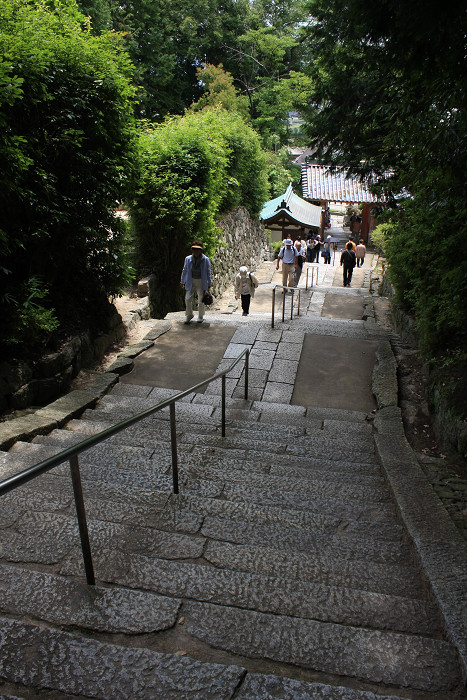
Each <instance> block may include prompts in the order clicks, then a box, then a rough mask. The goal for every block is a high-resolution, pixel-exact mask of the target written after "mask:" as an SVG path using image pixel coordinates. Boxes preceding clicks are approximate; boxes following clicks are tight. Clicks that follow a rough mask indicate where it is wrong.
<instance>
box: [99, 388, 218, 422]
mask: <svg viewBox="0 0 467 700" xmlns="http://www.w3.org/2000/svg"><path fill="white" fill-rule="evenodd" d="M162 400H163V399H160V400H154V397H153V395H152V394H150V395H149V396H148V398H147V399H142V398H139V397H137V396H116V395H115V396H114V395H113V394H109V395H107V396H104V397H103V399H102V400H101V401H100V402H99V405H98V409H99V411H109V412H115V413H116V414H117V415H118V413H120V415H121V414H123V413H124V414H129V415H135V414H137V413H140V412H142V411H145V410H146V409H148V408H152V407H153V406H155V405H157V403H160V402H161V401H162ZM213 410H214V409H213V407H212V406H208V405H204V406H201V405H197V406H194V405H192V404H191V403H183V402H181V401H179V402H177V407H176V414H177V415H178V416H180V417H183V418H186V419H188V418H189V419H191V420H193V421H196V420H198V419H201V420H203V419H206V418H209V417H210V416H211V414H212V412H213ZM160 413H161V414H166V415H168V413H169V407H168V406H167V407H166V408H164V409H162V410H161V411H160ZM154 415H157V414H154ZM125 417H126V415H125Z"/></svg>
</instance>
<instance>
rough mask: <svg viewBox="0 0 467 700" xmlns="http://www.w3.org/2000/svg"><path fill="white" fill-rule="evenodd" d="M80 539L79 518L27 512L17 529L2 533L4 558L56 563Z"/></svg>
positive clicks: (18, 523)
mask: <svg viewBox="0 0 467 700" xmlns="http://www.w3.org/2000/svg"><path fill="white" fill-rule="evenodd" d="M78 542H79V532H78V524H77V521H76V518H75V519H74V520H73V519H72V518H70V517H68V518H66V517H61V518H57V517H56V516H55V515H52V514H48V513H37V512H33V513H30V514H26V515H25V516H24V517H22V518H21V520H19V521H18V522H17V523H16V525H15V531H12V530H6V531H3V532H2V533H1V550H0V552H1V554H0V556H1V557H2V559H4V560H7V561H16V562H25V563H26V562H41V563H42V564H55V563H57V562H58V561H60V560H61V559H63V557H64V556H65V555H66V554H68V552H69V551H70V550H71V549H72V548H73V546H74V545H75V544H77V543H78Z"/></svg>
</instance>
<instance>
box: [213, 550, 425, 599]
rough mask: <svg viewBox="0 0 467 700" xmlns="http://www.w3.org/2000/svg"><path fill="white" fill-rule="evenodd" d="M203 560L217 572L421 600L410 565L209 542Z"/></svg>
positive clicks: (420, 585)
mask: <svg viewBox="0 0 467 700" xmlns="http://www.w3.org/2000/svg"><path fill="white" fill-rule="evenodd" d="M203 556H204V558H205V559H206V560H207V561H209V562H211V563H212V564H213V565H214V566H216V567H218V568H220V569H223V568H225V569H236V570H237V571H249V572H251V573H261V574H265V575H266V576H278V577H280V578H286V579H288V580H290V579H297V580H299V581H309V582H316V583H323V584H325V585H329V586H337V587H348V588H357V589H359V590H361V591H365V590H367V591H374V592H375V593H386V594H390V595H395V596H403V597H408V598H421V597H422V596H423V595H424V593H423V582H422V580H421V578H420V573H419V571H418V570H417V569H416V568H415V566H414V565H413V564H411V563H410V562H407V563H404V564H403V565H396V564H389V563H384V564H378V563H376V562H371V561H364V560H361V561H358V560H350V559H347V560H342V559H338V558H337V557H336V556H334V555H332V554H331V555H329V556H326V555H325V554H324V553H318V554H316V555H315V556H312V555H309V554H307V553H304V552H301V553H295V552H286V551H279V550H275V549H273V548H272V547H270V546H263V547H261V546H254V545H236V544H232V543H231V542H220V541H217V540H209V541H208V543H207V545H206V547H205V549H204V552H203Z"/></svg>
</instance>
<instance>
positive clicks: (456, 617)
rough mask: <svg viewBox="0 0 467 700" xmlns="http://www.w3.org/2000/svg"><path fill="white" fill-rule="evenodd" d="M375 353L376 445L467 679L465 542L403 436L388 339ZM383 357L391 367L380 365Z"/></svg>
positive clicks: (395, 379) (466, 681)
mask: <svg viewBox="0 0 467 700" xmlns="http://www.w3.org/2000/svg"><path fill="white" fill-rule="evenodd" d="M377 356H378V360H379V365H378V366H377V367H376V368H375V371H374V373H373V383H374V385H373V392H374V394H375V397H376V400H377V404H378V411H377V413H376V415H375V419H374V427H375V429H376V435H375V444H376V448H377V450H378V454H379V457H380V460H381V464H382V467H383V470H384V472H385V474H386V478H387V480H388V483H389V485H390V487H391V489H392V492H393V494H394V500H395V503H396V507H397V509H398V512H399V515H400V518H401V520H402V522H403V523H404V526H405V527H406V529H407V532H408V534H409V536H410V538H411V539H412V541H413V544H414V547H415V550H416V552H417V555H418V559H419V563H420V565H421V567H422V569H423V571H424V572H425V575H426V577H427V579H428V582H429V585H430V587H431V591H432V594H433V596H434V599H435V600H436V602H437V604H438V607H439V609H440V611H441V615H442V618H443V623H444V627H445V631H446V634H447V637H448V639H449V640H450V641H451V642H452V644H454V646H455V647H456V648H457V651H458V654H459V660H460V665H461V668H462V673H463V680H464V684H466V683H467V616H466V609H467V599H466V598H467V596H466V591H467V543H466V542H465V540H464V538H463V537H462V535H461V534H460V532H459V531H458V530H457V528H456V526H455V525H454V523H453V522H452V520H451V518H450V517H449V515H448V513H447V512H446V509H445V508H444V506H443V504H442V502H441V501H440V499H439V498H438V496H437V495H436V493H435V492H434V490H433V488H432V487H431V485H430V484H429V482H428V481H427V478H426V476H425V474H424V473H423V470H422V468H421V466H420V464H419V462H418V461H417V458H416V457H415V454H414V452H413V451H412V448H411V447H410V445H409V443H408V442H407V439H406V437H405V431H404V426H403V422H402V414H401V410H400V408H399V407H398V405H397V375H396V372H395V367H396V360H395V357H394V355H393V353H392V349H391V346H390V344H389V342H387V341H386V342H382V343H381V344H380V348H379V351H378V355H377ZM391 356H392V357H391ZM383 362H384V363H385V364H386V363H387V365H386V366H388V367H389V370H388V371H383V370H382V369H381V365H382V363H383ZM378 367H379V369H378Z"/></svg>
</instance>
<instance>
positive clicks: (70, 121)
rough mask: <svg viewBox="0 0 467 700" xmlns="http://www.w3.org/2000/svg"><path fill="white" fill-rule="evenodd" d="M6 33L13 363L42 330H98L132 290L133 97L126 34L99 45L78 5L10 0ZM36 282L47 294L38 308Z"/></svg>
mask: <svg viewBox="0 0 467 700" xmlns="http://www.w3.org/2000/svg"><path fill="white" fill-rule="evenodd" d="M0 30H1V31H0V55H2V56H3V58H4V60H3V61H2V62H0V87H1V88H2V89H1V90H0V131H1V136H0V197H1V206H0V255H1V263H0V315H1V317H2V324H1V332H2V337H1V338H0V350H1V349H3V350H7V351H8V352H11V347H9V346H10V344H11V341H12V340H16V341H17V343H18V344H19V343H20V342H21V341H22V340H27V341H28V343H27V345H28V346H30V341H31V333H32V331H33V329H34V328H35V327H38V328H47V329H48V332H50V331H52V330H55V328H56V325H57V323H56V321H58V322H59V324H60V328H61V331H62V332H65V331H66V330H67V329H68V328H73V329H76V328H79V327H82V326H85V327H89V326H90V324H91V325H92V323H93V320H94V321H95V325H96V327H98V326H99V324H100V323H101V322H102V315H105V314H106V310H107V308H108V300H107V296H108V295H109V294H115V293H117V292H118V291H119V289H120V288H121V287H122V285H123V284H124V283H125V281H126V280H127V274H128V267H127V260H126V248H127V243H126V237H127V233H126V226H125V223H124V222H123V221H121V220H119V219H117V218H116V217H115V216H114V213H113V211H114V209H115V207H116V204H117V202H118V201H120V200H122V199H123V198H124V197H125V195H126V193H127V191H128V190H129V188H130V186H131V182H132V178H133V176H134V172H135V169H134V163H135V160H136V159H135V155H134V143H135V132H134V118H133V107H132V105H133V94H134V89H133V88H132V87H131V83H130V76H131V66H130V63H129V61H128V59H127V57H126V56H125V54H124V53H123V52H122V51H121V49H120V45H119V44H120V39H119V37H118V35H116V34H111V33H109V34H106V35H103V36H101V37H93V36H91V34H90V32H89V31H88V29H87V28H86V21H85V18H84V17H83V16H82V15H80V14H79V12H78V11H77V9H76V5H75V3H74V1H73V0H67V1H66V2H63V3H61V2H58V0H57V2H49V3H43V2H39V1H37V2H35V1H33V2H27V3H25V2H22V0H0ZM31 280H45V281H46V285H47V289H48V294H47V295H43V296H40V295H39V294H37V293H36V294H35V295H34V296H33V298H31V296H30V294H31V291H30V289H31V285H30V281H31ZM36 291H37V290H36ZM55 319H56V321H55Z"/></svg>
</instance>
